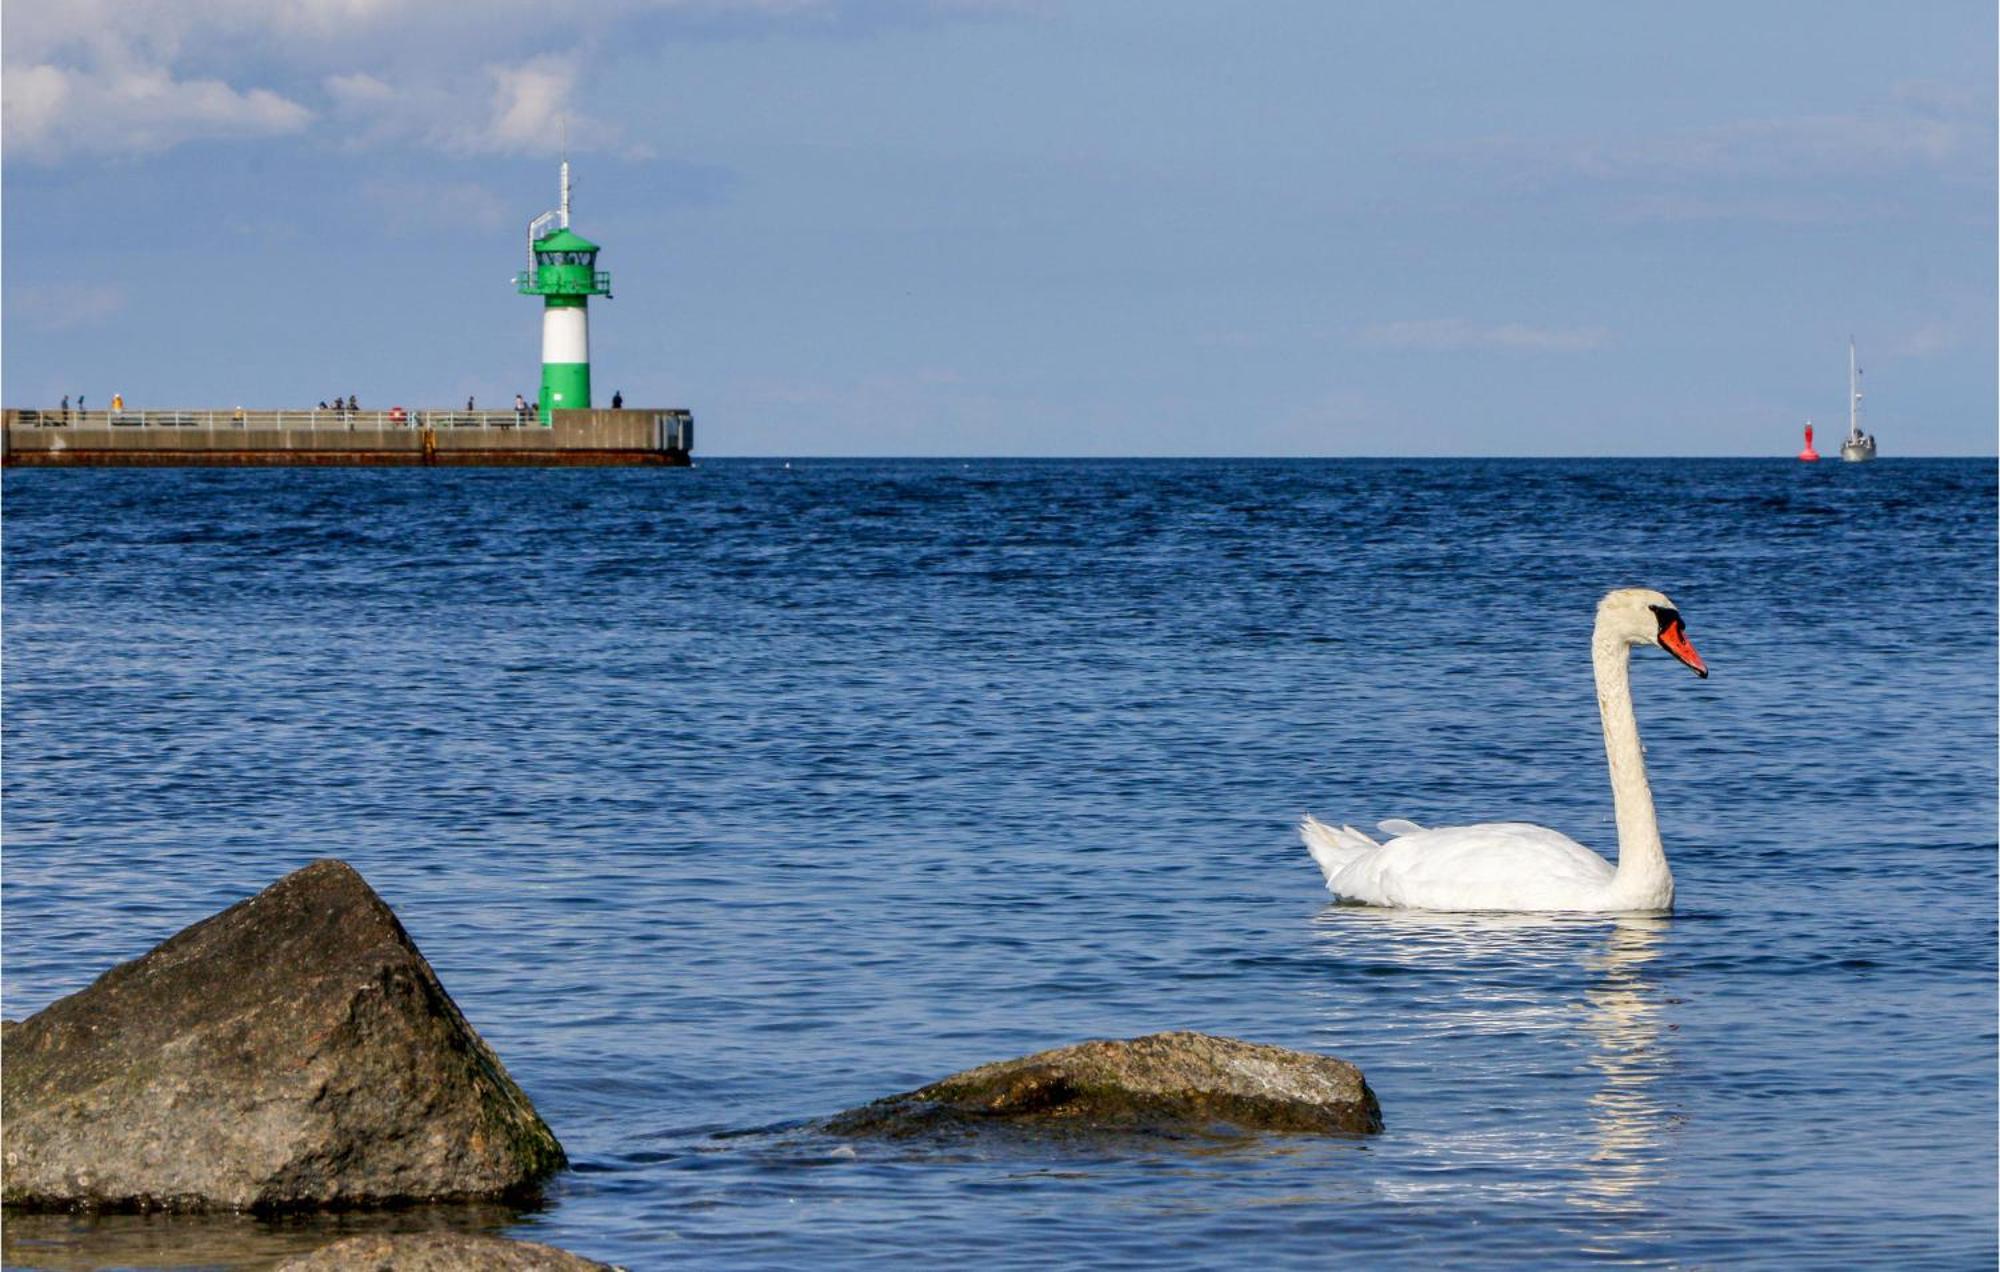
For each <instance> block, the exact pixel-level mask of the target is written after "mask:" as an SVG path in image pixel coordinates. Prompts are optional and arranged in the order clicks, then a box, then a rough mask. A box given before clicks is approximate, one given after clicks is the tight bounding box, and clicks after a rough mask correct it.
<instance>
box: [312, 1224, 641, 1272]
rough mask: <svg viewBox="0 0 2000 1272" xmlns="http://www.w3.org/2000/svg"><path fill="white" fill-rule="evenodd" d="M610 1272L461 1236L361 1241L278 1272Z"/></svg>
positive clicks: (566, 1257) (577, 1258) (536, 1249)
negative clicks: (388, 1270)
mask: <svg viewBox="0 0 2000 1272" xmlns="http://www.w3.org/2000/svg"><path fill="white" fill-rule="evenodd" d="M382 1269H393V1272H614V1270H613V1269H612V1265H611V1264H609V1263H598V1262H596V1261H595V1260H593V1259H586V1258H584V1257H582V1256H581V1255H575V1254H571V1253H570V1252H569V1251H567V1250H558V1249H556V1248H555V1247H554V1246H548V1245H541V1244H538V1243H536V1242H533V1241H509V1240H507V1239H506V1238H505V1237H488V1236H479V1235H468V1234H464V1233H444V1232H429V1233H422V1234H419V1235H415V1236H409V1235H405V1236H394V1237H391V1236H374V1235H370V1236H361V1237H349V1238H347V1239H346V1240H345V1241H336V1242H334V1243H333V1244H332V1245H329V1246H321V1247H320V1248H319V1249H317V1250H315V1251H313V1252H312V1253H311V1254H302V1255H300V1256H299V1257H298V1258H296V1259H287V1260H286V1261H285V1262H283V1263H280V1264H279V1265H278V1267H277V1269H276V1272H381V1270H382Z"/></svg>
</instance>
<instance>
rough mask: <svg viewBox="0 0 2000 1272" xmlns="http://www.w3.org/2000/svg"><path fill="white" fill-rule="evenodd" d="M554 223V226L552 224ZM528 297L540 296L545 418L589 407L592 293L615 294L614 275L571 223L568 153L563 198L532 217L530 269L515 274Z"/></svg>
mask: <svg viewBox="0 0 2000 1272" xmlns="http://www.w3.org/2000/svg"><path fill="white" fill-rule="evenodd" d="M551 227H553V228H551ZM514 288H515V290H516V291H518V292H520V293H521V294H522V295H524V296H540V297H541V298H542V394H541V399H540V406H541V420H542V424H543V425H544V426H546V425H548V424H550V423H551V422H553V421H552V417H551V414H550V413H551V412H553V411H571V410H577V411H580V410H586V409H588V408H589V406H590V309H589V303H590V298H591V297H592V296H602V297H604V298H605V299H607V300H608V299H610V297H611V275H610V274H608V273H605V272H604V271H603V270H600V269H598V268H597V244H595V243H593V242H591V241H590V240H589V239H587V238H584V237H583V236H582V235H581V234H577V233H575V232H574V231H572V230H571V229H570V228H569V158H568V156H567V155H565V156H564V157H563V161H562V202H561V204H560V205H559V206H558V207H557V208H556V209H555V210H554V211H552V212H544V213H542V214H541V215H540V216H538V217H536V218H535V219H534V220H532V221H530V222H528V268H527V269H526V270H525V271H523V272H522V273H519V274H516V275H515V276H514Z"/></svg>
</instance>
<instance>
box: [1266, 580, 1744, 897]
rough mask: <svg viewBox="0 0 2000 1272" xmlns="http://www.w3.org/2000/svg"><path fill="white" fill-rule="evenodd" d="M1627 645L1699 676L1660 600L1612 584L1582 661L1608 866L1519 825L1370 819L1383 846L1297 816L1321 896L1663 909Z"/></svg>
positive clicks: (1562, 839)
mask: <svg viewBox="0 0 2000 1272" xmlns="http://www.w3.org/2000/svg"><path fill="white" fill-rule="evenodd" d="M1634 645H1658V646H1659V647H1660V648H1662V649H1664V650H1666V651H1667V652H1668V653H1670V654H1672V655H1673V656H1674V657H1676V658H1678V659H1680V660H1681V661H1682V662H1683V663H1685V664H1687V666H1688V668H1689V669H1690V670H1692V671H1693V672H1694V674H1695V675H1697V676H1700V677H1702V678H1703V679H1707V677H1708V667H1707V665H1706V664H1704V663H1703V662H1702V660H1701V655H1699V654H1697V653H1695V651H1694V646H1693V645H1692V644H1690V643H1689V641H1688V637H1687V628H1686V626H1685V624H1683V623H1682V621H1681V614H1680V610H1679V609H1678V608H1676V607H1675V605H1674V603H1673V602H1672V601H1670V600H1668V599H1667V598H1666V597H1665V596H1662V595H1661V594H1660V593H1658V592H1655V591H1651V590H1649V589H1647V588H1636V587H1634V588H1621V589H1619V590H1618V591H1614V592H1609V593H1606V594H1605V597H1604V599H1603V600H1601V601H1599V602H1598V604H1597V625H1596V627H1595V628H1594V629H1593V630H1592V632H1591V637H1590V662H1591V666H1592V668H1593V669H1594V670H1595V671H1596V674H1597V710H1598V714H1599V716H1600V717H1601V718H1602V720H1603V724H1604V757H1605V760H1606V761H1607V763H1608V764H1609V766H1610V769H1611V802H1612V807H1613V808H1614V809H1615V811H1616V814H1617V820H1618V865H1617V867H1616V868H1615V869H1614V868H1613V867H1612V865H1611V863H1610V862H1608V861H1606V860H1605V859H1604V858H1603V857H1601V856H1599V855H1598V854H1597V853H1595V852H1592V851H1591V850H1590V849H1588V848H1586V847H1584V846H1583V845H1582V844H1580V843H1577V842H1576V841H1575V840H1574V839H1571V838H1570V837H1569V836H1567V835H1564V834H1560V833H1558V832H1556V831H1553V830H1549V829H1547V828H1546V827H1542V826H1535V825H1531V824H1529V823H1527V822H1482V823H1481V824H1479V825H1476V826H1434V827H1431V828H1430V829H1428V830H1427V829H1425V828H1424V827H1422V826H1419V825H1417V824H1416V823H1415V822H1411V821H1402V820H1400V819H1396V820H1390V821H1385V822H1381V823H1379V829H1380V830H1381V831H1382V832H1383V833H1384V834H1385V835H1388V836H1390V838H1389V840H1388V842H1386V843H1382V842H1377V841H1376V840H1374V839H1372V838H1370V837H1369V836H1367V835H1365V834H1362V833H1361V832H1360V831H1358V830H1356V829H1354V828H1353V827H1352V826H1342V827H1340V828H1339V829H1335V828H1334V827H1332V826H1329V825H1327V824H1326V823H1324V822H1322V821H1320V820H1318V819H1317V818H1315V817H1313V816H1312V815H1311V814H1310V813H1308V814H1307V815H1306V816H1305V819H1304V820H1303V821H1301V822H1300V823H1299V837H1300V838H1302V839H1303V840H1305V845H1306V849H1307V851H1309V852H1311V853H1312V855H1313V860H1314V861H1317V862H1318V863H1319V868H1320V869H1321V870H1322V871H1323V872H1325V874H1326V888H1327V891H1329V892H1331V893H1333V894H1334V895H1335V896H1338V897H1340V898H1341V899H1342V900H1346V901H1357V902H1360V903H1362V904H1365V905H1380V906H1394V907H1398V908H1403V909H1421V910H1583V911H1596V912H1616V911H1653V912H1663V911H1667V910H1671V909H1672V908H1673V903H1674V876H1673V873H1672V872H1671V871H1669V870H1668V869H1667V854H1666V850H1665V849H1664V848H1663V847H1661V845H1660V828H1659V823H1658V822H1656V821H1655V820H1654V817H1653V792H1652V790H1651V789H1650V788H1649V787H1648V786H1647V785H1646V761H1645V755H1644V752H1643V750H1642V749H1641V747H1640V745H1639V724H1638V721H1637V720H1636V719H1635V718H1634V717H1633V714H1632V686H1631V680H1630V677H1629V676H1628V674H1627V672H1628V663H1629V661H1630V658H1631V650H1632V646H1634Z"/></svg>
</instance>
